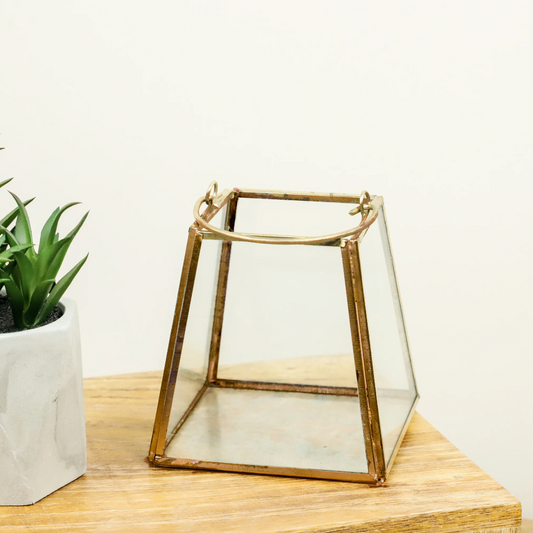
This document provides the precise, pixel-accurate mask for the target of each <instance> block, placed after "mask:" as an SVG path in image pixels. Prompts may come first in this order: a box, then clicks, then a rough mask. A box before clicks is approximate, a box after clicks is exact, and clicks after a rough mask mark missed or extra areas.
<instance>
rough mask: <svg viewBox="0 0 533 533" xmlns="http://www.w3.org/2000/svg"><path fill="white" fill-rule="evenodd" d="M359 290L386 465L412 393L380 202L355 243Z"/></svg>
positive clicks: (409, 367) (396, 289)
mask: <svg viewBox="0 0 533 533" xmlns="http://www.w3.org/2000/svg"><path fill="white" fill-rule="evenodd" d="M360 258H361V271H362V277H363V290H364V294H365V306H366V314H367V319H368V329H369V336H370V349H371V352H372V364H373V367H374V378H375V381H376V388H377V398H378V408H379V417H380V423H381V431H382V436H383V446H384V452H385V461H386V463H387V464H388V462H389V461H390V459H391V457H392V454H393V452H394V448H395V446H396V443H397V442H398V438H399V436H400V433H401V432H402V429H403V427H404V425H405V423H406V420H407V417H408V415H409V412H410V411H411V408H412V406H413V402H414V400H415V397H416V386H415V382H414V376H413V371H412V366H411V359H410V355H409V347H408V344H407V337H406V332H405V326H404V321H403V315H402V310H401V305H400V297H399V294H398V287H397V283H396V275H395V272H394V264H393V261H392V253H391V249H390V244H389V238H388V232H387V224H386V220H385V213H384V209H383V207H380V209H379V216H378V219H377V220H376V222H374V224H372V226H370V228H369V230H368V231H367V233H366V235H365V236H364V237H363V239H362V242H361V246H360Z"/></svg>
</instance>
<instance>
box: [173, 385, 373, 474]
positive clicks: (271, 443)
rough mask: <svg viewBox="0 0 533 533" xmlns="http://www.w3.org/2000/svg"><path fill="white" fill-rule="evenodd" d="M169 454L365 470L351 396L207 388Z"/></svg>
mask: <svg viewBox="0 0 533 533" xmlns="http://www.w3.org/2000/svg"><path fill="white" fill-rule="evenodd" d="M167 455H170V456H171V457H181V458H186V459H188V458H191V459H201V460H202V461H210V462H222V463H239V464H246V465H261V466H277V467H292V468H305V469H317V470H334V471H341V472H359V473H367V472H368V467H367V463H366V455H365V445H364V438H363V431H362V425H361V416H360V412H359V401H358V398H356V397H347V396H344V397H343V396H331V395H324V394H302V393H295V392H272V391H260V390H235V389H215V388H213V389H208V391H207V392H206V393H205V395H204V396H203V397H202V400H201V402H200V403H199V404H198V406H197V407H196V408H195V410H194V411H193V412H192V414H191V415H190V416H189V418H187V420H186V422H185V424H184V425H183V427H182V428H181V429H180V430H179V432H178V433H177V435H176V437H175V438H174V440H173V441H172V442H171V444H170V445H169V447H168V448H167Z"/></svg>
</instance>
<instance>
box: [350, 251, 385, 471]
mask: <svg viewBox="0 0 533 533" xmlns="http://www.w3.org/2000/svg"><path fill="white" fill-rule="evenodd" d="M352 245H353V244H352V243H351V242H347V243H345V246H344V247H343V248H341V257H342V265H343V270H344V281H345V283H346V297H347V303H348V314H349V318H350V332H351V337H352V349H353V356H354V364H355V372H356V378H357V387H358V389H359V407H360V411H361V419H362V424H363V436H364V440H365V454H366V460H367V464H368V471H369V473H370V474H372V475H373V476H374V477H375V480H377V479H378V476H377V475H376V474H377V471H376V459H375V457H374V447H373V445H372V431H371V422H370V420H371V419H370V410H369V408H368V390H367V385H366V380H365V370H364V364H363V349H362V345H361V335H360V325H359V319H358V312H357V301H356V292H355V287H354V281H355V280H354V276H355V273H354V270H353V259H352V254H351V247H352Z"/></svg>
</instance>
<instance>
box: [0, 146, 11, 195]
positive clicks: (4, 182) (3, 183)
mask: <svg viewBox="0 0 533 533" xmlns="http://www.w3.org/2000/svg"><path fill="white" fill-rule="evenodd" d="M0 150H3V148H0ZM12 179H13V178H9V179H8V180H5V181H2V182H0V187H3V186H4V185H7V184H8V183H9V182H10V181H11V180H12Z"/></svg>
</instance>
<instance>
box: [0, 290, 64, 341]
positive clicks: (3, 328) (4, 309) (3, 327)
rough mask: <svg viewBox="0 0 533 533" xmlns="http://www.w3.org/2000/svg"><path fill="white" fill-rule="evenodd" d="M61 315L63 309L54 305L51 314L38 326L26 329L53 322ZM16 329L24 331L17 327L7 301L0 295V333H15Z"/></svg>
mask: <svg viewBox="0 0 533 533" xmlns="http://www.w3.org/2000/svg"><path fill="white" fill-rule="evenodd" d="M62 316H63V311H61V309H60V308H59V307H58V306H57V305H56V306H55V307H54V310H53V311H52V314H51V315H50V316H49V317H48V318H47V319H46V320H45V321H44V322H43V323H42V324H39V325H38V326H34V327H33V328H27V329H35V328H40V327H41V326H46V325H47V324H51V323H52V322H55V321H56V320H57V319H59V318H61V317H62ZM18 331H25V330H24V329H20V328H17V326H15V322H14V321H13V314H12V313H11V307H9V302H8V301H7V298H6V297H5V296H0V333H15V332H18Z"/></svg>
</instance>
